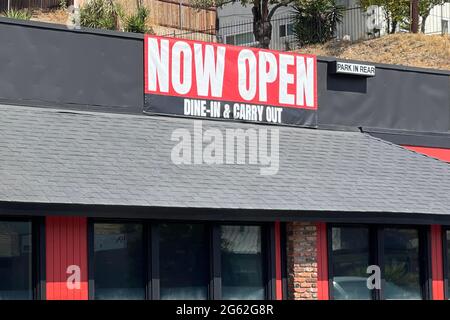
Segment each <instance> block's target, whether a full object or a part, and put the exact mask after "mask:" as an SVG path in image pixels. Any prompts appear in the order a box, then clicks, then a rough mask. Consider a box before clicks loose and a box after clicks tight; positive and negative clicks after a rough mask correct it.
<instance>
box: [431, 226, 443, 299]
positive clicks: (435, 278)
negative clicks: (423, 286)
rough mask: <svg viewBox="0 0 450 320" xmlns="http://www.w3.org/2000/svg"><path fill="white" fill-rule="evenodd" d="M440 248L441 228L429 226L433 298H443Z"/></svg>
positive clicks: (441, 251) (441, 253)
mask: <svg viewBox="0 0 450 320" xmlns="http://www.w3.org/2000/svg"><path fill="white" fill-rule="evenodd" d="M442 255H443V250H442V228H441V226H440V225H432V226H431V277H432V292H433V295H432V296H433V300H444V264H443V256H442Z"/></svg>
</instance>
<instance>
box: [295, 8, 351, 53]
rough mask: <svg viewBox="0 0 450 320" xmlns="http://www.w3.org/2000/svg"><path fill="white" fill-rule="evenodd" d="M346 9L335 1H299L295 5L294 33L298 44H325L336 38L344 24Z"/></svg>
mask: <svg viewBox="0 0 450 320" xmlns="http://www.w3.org/2000/svg"><path fill="white" fill-rule="evenodd" d="M344 9H345V8H344V7H343V6H341V5H337V4H336V1H335V0H315V1H307V0H298V1H297V2H296V3H295V4H294V12H295V15H294V27H293V32H294V35H295V37H296V40H297V41H298V43H299V44H300V45H301V46H303V45H306V44H314V43H324V42H326V41H329V40H331V39H332V38H333V37H334V34H335V31H336V27H337V25H338V24H339V23H341V22H342V18H343V13H344Z"/></svg>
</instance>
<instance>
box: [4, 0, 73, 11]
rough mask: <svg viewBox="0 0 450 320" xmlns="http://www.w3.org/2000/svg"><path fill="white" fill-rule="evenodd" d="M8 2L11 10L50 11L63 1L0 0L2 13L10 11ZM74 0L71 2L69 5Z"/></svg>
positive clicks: (70, 2) (71, 2)
mask: <svg viewBox="0 0 450 320" xmlns="http://www.w3.org/2000/svg"><path fill="white" fill-rule="evenodd" d="M8 2H9V6H10V8H11V9H15V10H20V9H37V8H39V9H48V8H56V7H58V6H59V4H60V2H61V0H0V12H3V11H6V10H8ZM70 4H73V0H70V1H69V5H70Z"/></svg>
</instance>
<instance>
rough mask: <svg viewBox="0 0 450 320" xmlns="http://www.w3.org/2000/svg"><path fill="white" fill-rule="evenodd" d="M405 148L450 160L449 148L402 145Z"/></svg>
mask: <svg viewBox="0 0 450 320" xmlns="http://www.w3.org/2000/svg"><path fill="white" fill-rule="evenodd" d="M403 147H405V148H406V149H409V150H412V151H415V152H418V153H422V154H426V155H427V156H430V157H433V158H436V159H439V160H442V161H446V162H450V149H440V148H428V147H413V146H403Z"/></svg>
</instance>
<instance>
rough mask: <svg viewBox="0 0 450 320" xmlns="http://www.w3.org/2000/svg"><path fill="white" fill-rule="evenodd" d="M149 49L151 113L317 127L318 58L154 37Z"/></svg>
mask: <svg viewBox="0 0 450 320" xmlns="http://www.w3.org/2000/svg"><path fill="white" fill-rule="evenodd" d="M144 48H145V49H144V57H145V72H144V74H145V81H144V85H145V88H144V93H145V106H144V111H145V112H146V113H151V114H155V113H156V114H173V115H180V116H187V117H196V118H205V119H211V118H212V119H229V120H240V121H251V122H263V123H273V124H291V125H301V126H312V127H315V126H316V124H317V107H318V106H317V60H316V57H315V56H312V55H301V54H294V53H287V52H278V51H271V50H262V49H257V48H245V47H237V46H230V45H223V44H217V43H208V42H199V41H190V40H184V39H174V38H163V37H157V36H150V35H147V36H146V37H145V45H144Z"/></svg>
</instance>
